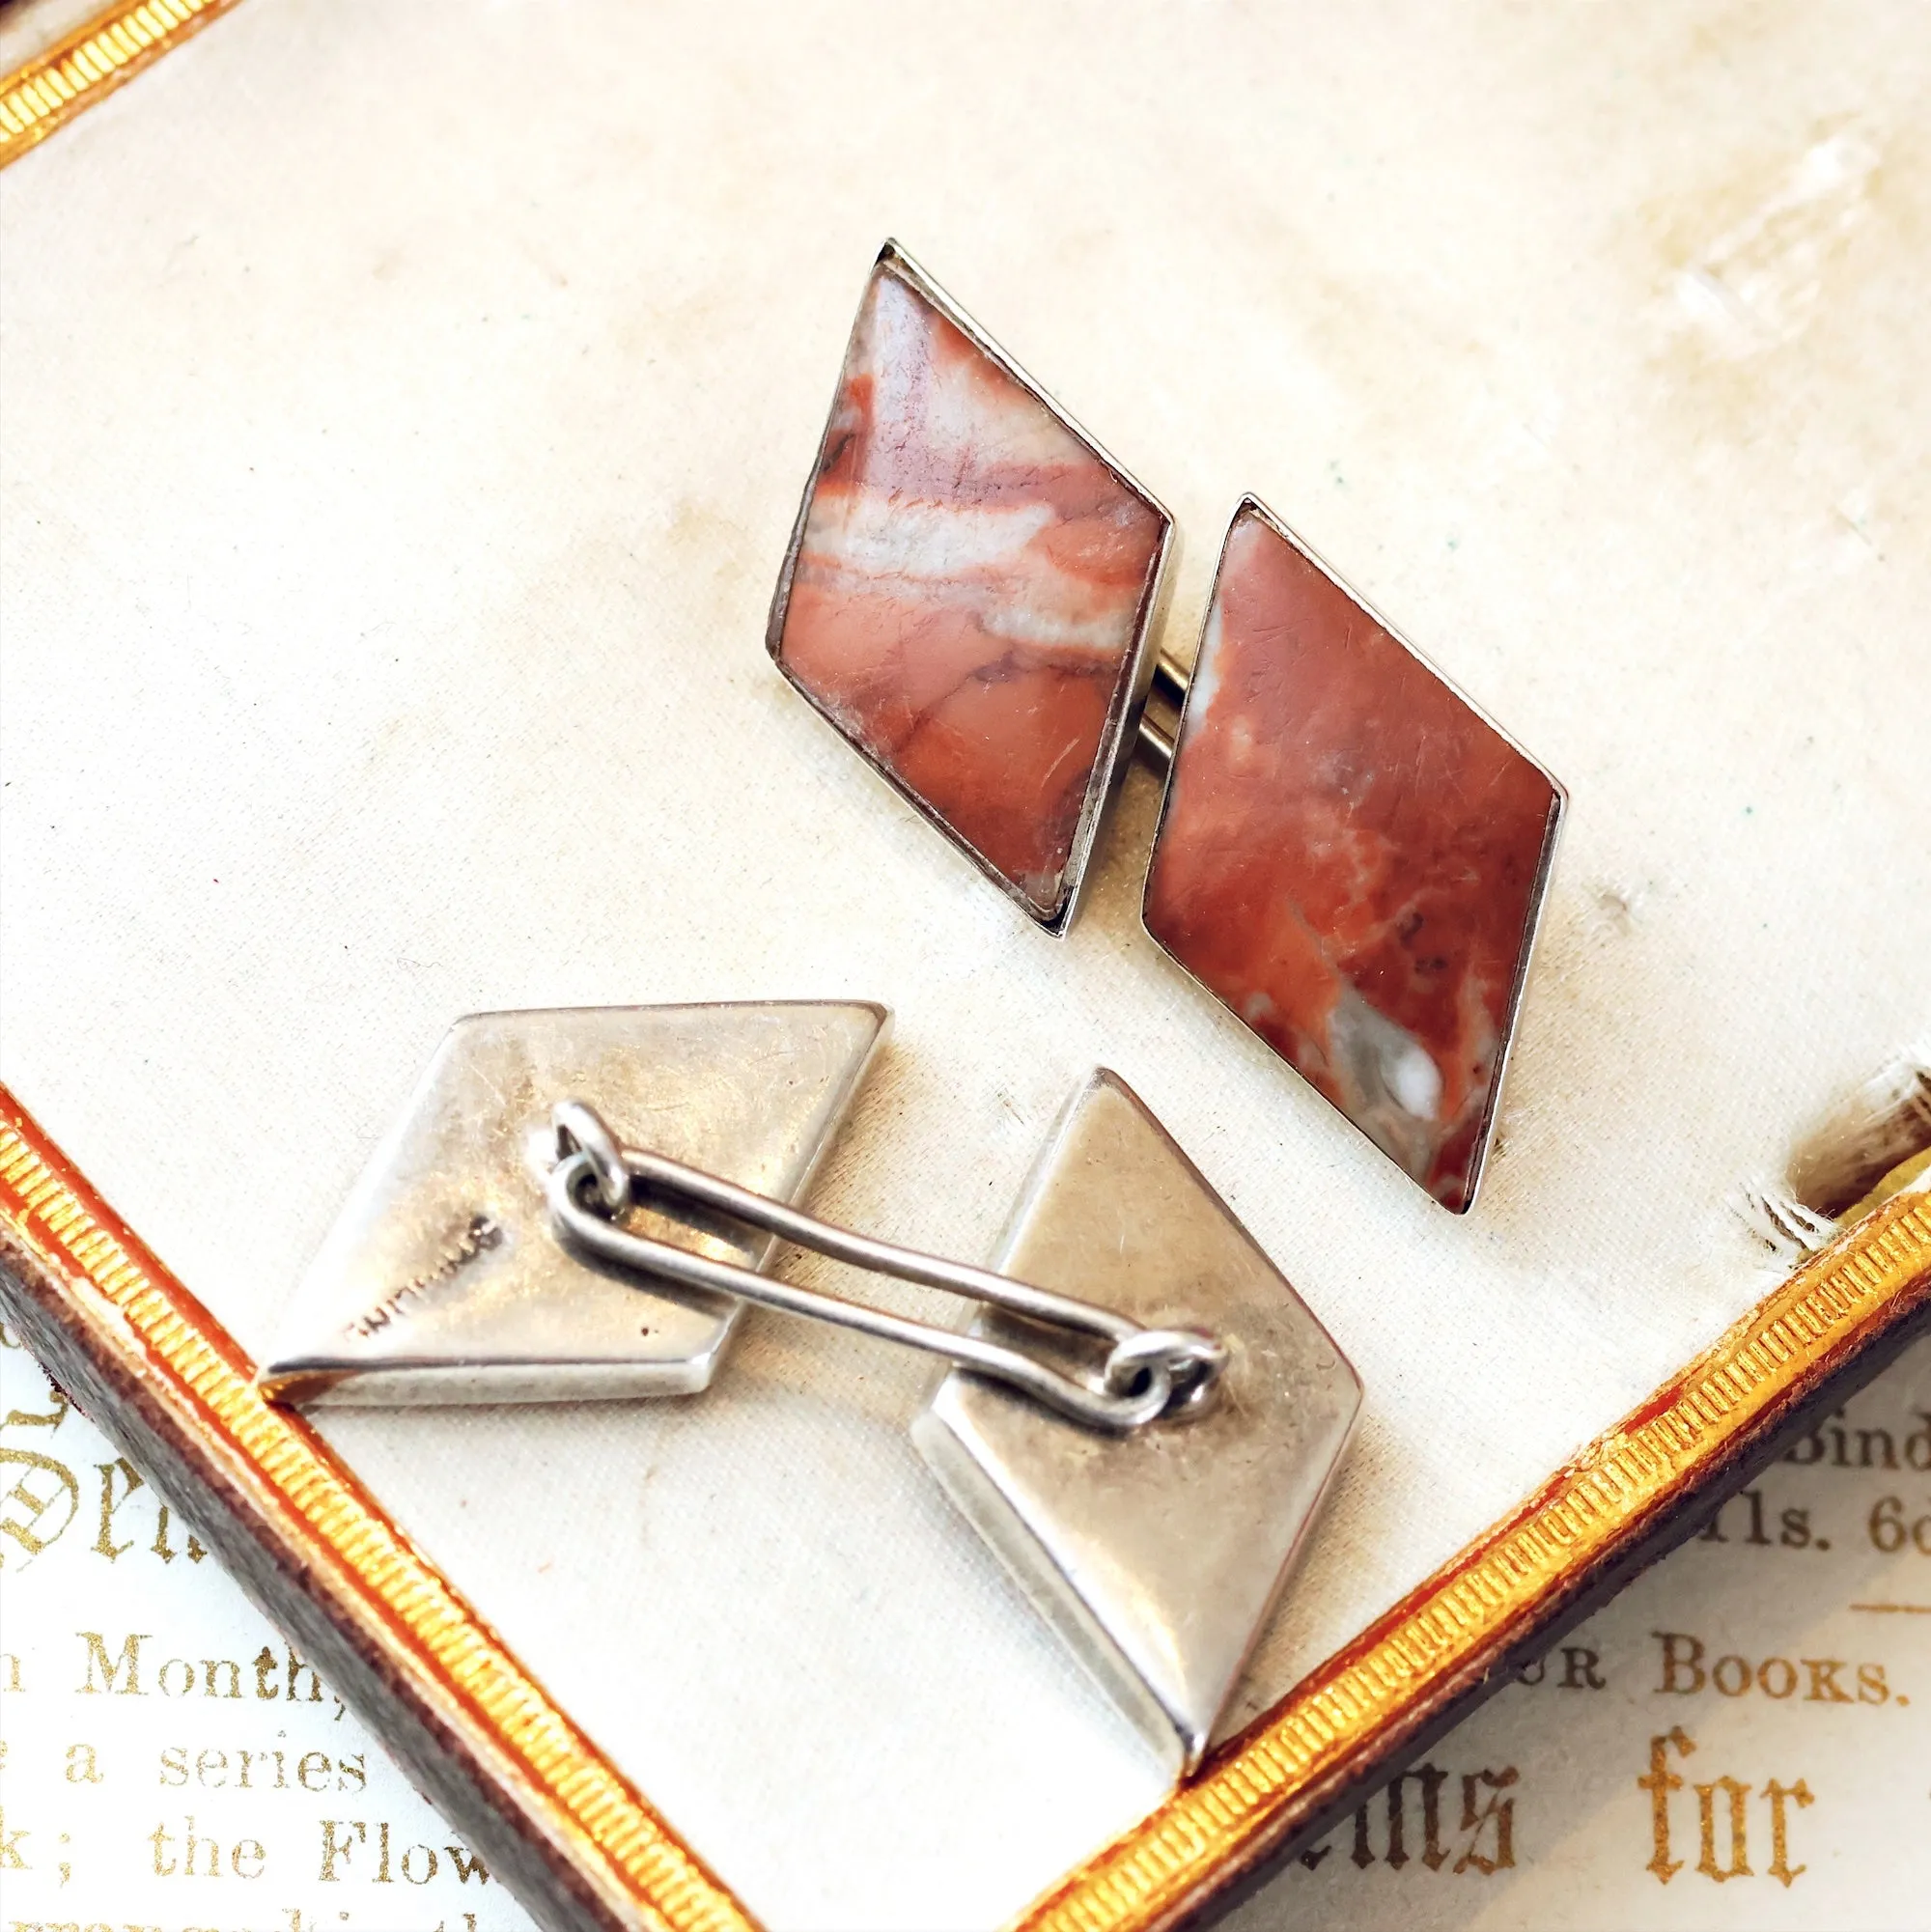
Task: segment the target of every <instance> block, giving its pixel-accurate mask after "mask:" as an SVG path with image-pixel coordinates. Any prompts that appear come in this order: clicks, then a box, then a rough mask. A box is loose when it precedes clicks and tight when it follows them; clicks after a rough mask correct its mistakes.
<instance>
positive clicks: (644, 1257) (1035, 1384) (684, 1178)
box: [547, 1100, 1225, 1429]
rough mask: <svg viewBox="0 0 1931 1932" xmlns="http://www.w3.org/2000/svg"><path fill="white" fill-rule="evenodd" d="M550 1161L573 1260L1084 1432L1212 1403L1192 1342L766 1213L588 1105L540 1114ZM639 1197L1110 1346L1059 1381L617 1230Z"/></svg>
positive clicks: (560, 1223) (1200, 1341)
mask: <svg viewBox="0 0 1931 1932" xmlns="http://www.w3.org/2000/svg"><path fill="white" fill-rule="evenodd" d="M551 1118H552V1119H553V1120H554V1121H555V1123H556V1129H557V1138H558V1153H559V1156H560V1158H559V1160H558V1162H557V1164H556V1166H555V1167H554V1168H552V1169H551V1171H550V1176H549V1182H548V1187H547V1193H548V1197H549V1212H550V1220H551V1223H552V1225H553V1226H554V1227H555V1229H556V1233H557V1236H558V1238H559V1239H560V1240H561V1241H563V1242H564V1243H565V1244H566V1245H567V1246H570V1247H573V1248H574V1249H575V1250H577V1251H578V1252H579V1253H582V1254H585V1255H589V1256H592V1257H594V1258H595V1259H597V1260H599V1261H602V1262H605V1263H607V1264H608V1265H609V1266H611V1267H613V1268H622V1269H628V1270H632V1271H634V1272H635V1273H637V1274H641V1275H643V1276H644V1277H645V1278H646V1279H657V1280H662V1281H667V1282H670V1283H673V1284H675V1285H677V1286H680V1287H684V1288H687V1289H688V1288H694V1289H698V1290H709V1291H710V1292H711V1293H713V1294H715V1295H725V1296H741V1297H742V1298H743V1300H745V1301H747V1302H756V1303H758V1304H759V1305H760V1306H762V1307H767V1308H777V1309H781V1310H782V1311H783V1312H784V1313H786V1314H788V1315H802V1316H805V1317H806V1318H807V1319H809V1320H811V1321H816V1322H829V1323H831V1324H832V1325H833V1326H834V1327H836V1328H841V1329H850V1330H853V1331H854V1333H857V1334H861V1335H869V1336H871V1337H872V1339H873V1340H875V1341H883V1342H894V1343H896V1344H897V1345H898V1346H899V1347H901V1348H910V1349H919V1350H922V1351H924V1353H926V1354H927V1355H938V1356H944V1357H945V1358H947V1359H948V1360H951V1361H955V1362H958V1363H960V1364H962V1365H964V1366H966V1367H969V1368H971V1369H973V1370H974V1371H975V1372H976V1373H978V1374H980V1375H982V1376H991V1377H992V1378H993V1380H994V1381H995V1382H1001V1383H1004V1384H1005V1385H1006V1386H1008V1387H1011V1388H1018V1389H1022V1390H1024V1391H1025V1392H1026V1393H1027V1394H1029V1395H1031V1396H1032V1397H1033V1398H1034V1399H1035V1400H1037V1401H1040V1402H1044V1403H1046V1404H1047V1405H1048V1407H1049V1408H1051V1409H1054V1410H1056V1411H1058V1413H1059V1414H1062V1415H1068V1416H1071V1417H1072V1418H1073V1419H1074V1420H1075V1421H1076V1422H1081V1423H1084V1424H1085V1425H1086V1426H1087V1427H1089V1428H1095V1429H1139V1428H1143V1427H1145V1426H1146V1425H1147V1424H1148V1423H1150V1422H1152V1421H1153V1420H1154V1419H1155V1418H1156V1417H1158V1416H1160V1415H1162V1414H1167V1413H1168V1412H1169V1411H1178V1410H1181V1409H1187V1408H1195V1407H1198V1406H1200V1405H1201V1404H1203V1403H1204V1402H1205V1401H1206V1400H1207V1399H1209V1398H1210V1397H1211V1396H1212V1394H1213V1385H1214V1381H1215V1378H1216V1377H1217V1374H1218V1372H1219V1369H1220V1365H1221V1362H1222V1361H1223V1360H1224V1358H1225V1351H1224V1350H1223V1349H1222V1348H1221V1347H1220V1345H1219V1343H1218V1342H1217V1341H1216V1340H1215V1339H1214V1337H1213V1336H1212V1335H1207V1334H1202V1333H1200V1332H1199V1331H1197V1330H1191V1329H1189V1330H1175V1329H1145V1328H1142V1327H1140V1325H1139V1324H1138V1323H1137V1322H1134V1321H1132V1320H1130V1319H1129V1318H1128V1317H1126V1316H1124V1315H1121V1314H1119V1313H1117V1312H1115V1311H1114V1310H1113V1309H1110V1308H1102V1307H1098V1306H1096V1305H1095V1304H1094V1303H1093V1302H1082V1301H1080V1300H1079V1299H1078V1298H1077V1296H1072V1295H1056V1294H1052V1293H1050V1292H1049V1291H1048V1290H1046V1289H1043V1288H1035V1287H1033V1286H1032V1285H1031V1284H1030V1283H1029V1282H1025V1281H1014V1280H1011V1279H1009V1278H1008V1277H1007V1276H1005V1275H1003V1274H993V1273H991V1272H990V1271H989V1270H987V1269H984V1268H974V1267H972V1266H970V1265H969V1264H968V1263H966V1262H963V1261H946V1260H943V1259H941V1258H940V1257H939V1256H938V1255H936V1254H921V1253H920V1252H919V1251H918V1250H917V1249H916V1248H910V1247H898V1246H894V1245H893V1244H892V1243H890V1242H886V1241H878V1240H875V1239H874V1238H873V1237H872V1236H870V1235H864V1234H854V1232H853V1231H852V1230H851V1229H850V1228H844V1227H837V1226H835V1225H834V1224H833V1223H831V1222H830V1221H822V1220H818V1219H816V1218H813V1217H812V1216H810V1215H807V1214H804V1213H802V1212H800V1211H799V1210H798V1209H797V1208H793V1207H787V1206H786V1205H785V1204H784V1203H783V1202H781V1201H773V1200H770V1198H768V1197H767V1196H766V1195H764V1194H760V1193H756V1192H753V1191H752V1190H750V1189H748V1188H741V1187H739V1186H737V1185H736V1184H735V1183H734V1182H730V1181H725V1180H721V1179H719V1178H718V1176H717V1175H715V1174H707V1173H705V1172H704V1171H703V1170H702V1169H701V1168H696V1167H689V1166H686V1165H685V1163H684V1162H681V1161H673V1160H670V1159H669V1158H668V1157H667V1156H665V1155H663V1154H660V1153H658V1151H657V1150H656V1149H654V1148H642V1147H625V1146H623V1145H622V1144H621V1143H620V1142H619V1141H618V1139H617V1136H616V1135H615V1134H613V1133H611V1131H610V1128H609V1125H608V1123H607V1122H606V1121H605V1120H604V1119H603V1118H602V1115H601V1114H600V1113H599V1112H598V1111H597V1109H596V1108H595V1107H593V1106H590V1105H589V1104H588V1103H587V1102H585V1101H580V1100H567V1101H564V1102H561V1103H560V1104H559V1105H558V1106H556V1107H555V1108H553V1109H552V1111H551ZM639 1194H641V1197H642V1198H643V1199H644V1200H646V1201H655V1202H656V1203H657V1204H658V1206H659V1207H660V1208H668V1209H670V1211H671V1212H673V1213H677V1214H683V1213H686V1212H687V1211H688V1210H690V1209H692V1208H695V1209H697V1210H699V1211H700V1212H702V1213H704V1214H705V1215H707V1216H708V1217H713V1218H719V1217H721V1218H728V1219H731V1220H735V1221H739V1222H741V1223H742V1224H744V1225H745V1226H748V1227H753V1228H762V1229H763V1230H764V1231H765V1233H767V1234H770V1235H775V1236H776V1237H777V1238H778V1239H779V1240H780V1241H786V1242H789V1243H791V1245H792V1246H794V1247H806V1248H810V1249H811V1250H812V1251H813V1252H814V1253H817V1254H824V1255H828V1256H829V1257H830V1258H831V1259H832V1260H834V1261H842V1262H844V1263H846V1264H847V1266H849V1267H853V1268H863V1269H868V1270H870V1271H871V1272H872V1273H873V1274H889V1275H892V1276H893V1277H895V1278H896V1279H898V1280H900V1281H916V1282H919V1283H921V1284H922V1285H924V1286H925V1287H928V1288H939V1289H943V1290H944V1291H945V1292H946V1293H947V1294H950V1295H964V1296H967V1297H969V1298H970V1299H971V1300H973V1301H976V1302H985V1303H988V1304H990V1305H992V1306H993V1307H999V1308H1005V1309H1008V1310H1010V1311H1012V1312H1014V1313H1016V1314H1021V1315H1026V1316H1029V1317H1030V1318H1031V1319H1032V1320H1033V1321H1034V1322H1038V1323H1045V1324H1049V1325H1050V1326H1051V1327H1054V1328H1056V1329H1058V1330H1061V1332H1062V1334H1064V1335H1066V1336H1068V1337H1072V1336H1078V1335H1085V1336H1089V1337H1095V1338H1097V1339H1098V1340H1100V1341H1104V1342H1105V1343H1106V1344H1108V1347H1107V1351H1106V1354H1105V1357H1104V1358H1099V1357H1098V1356H1097V1353H1096V1358H1095V1359H1094V1361H1093V1362H1092V1364H1091V1365H1090V1368H1089V1369H1088V1370H1086V1371H1084V1372H1080V1373H1075V1374H1070V1375H1069V1374H1066V1373H1064V1372H1062V1371H1061V1370H1060V1369H1059V1368H1057V1367H1055V1366H1054V1365H1053V1364H1052V1363H1050V1362H1047V1361H1042V1360H1041V1359H1040V1358H1039V1357H1037V1356H1036V1355H1032V1354H1029V1353H1028V1352H1027V1351H1025V1350H1024V1349H1020V1348H1015V1347H1012V1346H1011V1345H1010V1344H1008V1343H1005V1342H998V1341H993V1340H992V1339H990V1338H989V1337H987V1336H984V1335H976V1334H964V1333H961V1332H960V1331H959V1330H956V1329H939V1328H934V1327H933V1326H932V1325H931V1324H930V1323H928V1322H915V1321H912V1320H910V1319H909V1318H908V1317H907V1316H904V1315H894V1314H892V1313H890V1312H889V1311H888V1310H886V1309H883V1308H874V1307H872V1306H870V1305H869V1304H868V1303H866V1302H851V1301H847V1300H846V1299H844V1298H843V1297H842V1296H838V1295H829V1294H826V1292H825V1291H824V1290H822V1289H818V1288H804V1287H800V1286H799V1285H798V1283H796V1282H792V1281H778V1280H772V1279H769V1278H767V1277H766V1276H765V1275H762V1274H756V1273H754V1272H753V1271H751V1270H748V1269H746V1268H744V1267H743V1266H742V1264H741V1263H738V1262H734V1261H723V1260H719V1259H718V1258H717V1257H716V1256H714V1255H710V1254H701V1253H696V1252H693V1251H692V1250H691V1249H690V1248H688V1247H684V1246H677V1245H675V1244H673V1243H670V1242H665V1241H659V1240H657V1239H656V1238H655V1237H653V1236H651V1235H647V1234H643V1233H641V1232H639V1231H638V1230H637V1229H635V1228H630V1227H626V1226H624V1225H623V1224H622V1217H623V1214H624V1210H625V1209H626V1208H627V1207H629V1206H630V1203H631V1201H632V1200H633V1199H635V1198H637V1197H638V1196H639Z"/></svg>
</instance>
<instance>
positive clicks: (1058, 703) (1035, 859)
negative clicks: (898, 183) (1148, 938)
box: [771, 250, 1168, 926]
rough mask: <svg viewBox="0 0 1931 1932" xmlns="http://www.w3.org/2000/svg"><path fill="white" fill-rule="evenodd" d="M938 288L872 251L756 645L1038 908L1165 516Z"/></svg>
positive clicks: (1128, 677)
mask: <svg viewBox="0 0 1931 1932" xmlns="http://www.w3.org/2000/svg"><path fill="white" fill-rule="evenodd" d="M941 300H942V298H940V297H938V294H937V292H936V291H934V290H932V289H931V287H930V285H929V284H926V283H924V282H923V280H922V278H920V277H918V276H917V274H916V271H915V270H912V269H911V268H910V265H908V264H907V263H906V262H905V261H904V259H903V258H902V257H900V256H898V255H897V254H896V253H895V252H893V251H890V250H888V251H887V252H886V254H885V255H883V256H882V258H881V259H880V262H879V265H878V266H877V268H876V269H875V270H874V271H873V275H872V279H871V281H870V283H869V285H868V286H867V288H866V292H865V298H864V301H863V303H862V304H861V306H860V308H859V311H858V320H857V322H856V324H855V325H854V329H853V331H852V340H851V345H850V347H849V349H848V350H847V351H846V356H845V369H844V375H843V377H842V378H841V380H840V382H839V386H838V395H837V399H836V401H835V402H834V403H833V405H832V410H831V420H830V423H829V425H828V426H827V427H826V434H825V440H824V444H823V446H822V447H821V450H820V452H819V460H818V467H817V470H816V472H815V474H814V476H813V478H812V482H811V485H810V488H809V490H808V491H807V494H806V499H805V506H804V509H803V511H802V513H801V515H800V519H799V532H798V539H797V545H796V560H795V562H794V564H793V565H792V567H791V569H790V571H789V573H788V574H787V577H786V579H785V580H784V581H782V582H781V583H780V585H779V589H778V600H777V604H776V606H775V607H774V609H773V612H772V620H771V648H772V653H773V655H774V656H775V657H776V658H777V661H778V663H779V665H780V667H781V668H782V669H783V671H784V673H785V675H786V676H787V677H789V678H790V679H791V681H792V682H793V684H795V685H796V686H798V688H799V689H800V690H801V691H803V692H804V694H805V695H806V696H807V697H808V698H809V699H810V700H811V701H812V703H813V704H815V705H816V706H817V707H818V709H819V710H820V711H821V712H823V713H824V714H825V715H826V717H827V718H829V719H830V720H831V722H832V723H833V724H834V725H835V726H836V727H837V728H838V730H840V731H841V732H842V733H844V735H845V736H846V737H847V738H848V739H850V740H851V741H852V742H854V744H856V745H857V746H858V747H859V749H860V750H862V751H863V752H864V753H865V754H866V755H867V756H868V757H869V758H870V759H871V760H872V761H873V762H874V763H875V764H876V765H877V766H878V767H879V768H880V769H881V770H882V771H883V772H884V773H885V775H886V776H887V777H889V778H890V779H891V780H892V781H893V782H894V783H895V784H896V785H897V786H898V787H899V788H900V790H902V791H904V792H906V793H908V794H910V797H911V798H913V800H914V801H915V802H916V803H918V804H919V805H921V806H922V807H923V808H924V809H925V810H926V812H927V813H928V814H929V815H930V816H932V817H934V818H936V819H938V821H939V822H940V824H941V825H942V826H944V827H945V828H946V829H947V830H948V831H949V832H950V833H951V834H952V836H953V837H954V838H955V839H957V840H958V841H959V842H960V843H961V844H962V845H964V846H965V848H966V849H967V850H968V851H969V852H970V853H971V854H972V855H973V856H974V857H975V858H977V859H978V861H979V863H980V864H981V865H982V866H984V867H985V869H986V870H987V871H989V872H991V873H992V874H993V876H994V877H995V878H996V879H998V880H999V881H1000V882H1002V883H1004V884H1005V885H1006V887H1007V888H1008V890H1009V891H1011V892H1012V893H1013V894H1014V896H1016V897H1017V898H1018V899H1019V900H1020V901H1021V904H1022V905H1023V906H1024V907H1025V909H1026V910H1028V911H1029V912H1030V913H1031V914H1032V915H1033V916H1034V917H1035V918H1037V919H1039V920H1041V921H1042V922H1044V923H1046V924H1048V925H1054V926H1056V925H1058V924H1060V923H1062V922H1063V920H1064V918H1065V917H1066V916H1067V915H1068V914H1069V913H1070V910H1071V905H1072V900H1073V896H1074V892H1075V890H1076V888H1077V882H1078V873H1079V870H1080V868H1081V866H1082V865H1083V861H1084V858H1085V855H1086V851H1087V848H1088V847H1089V846H1090V844H1091V840H1092V836H1093V832H1094V830H1095V828H1096V826H1097V821H1098V817H1099V813H1100V811H1101V809H1102V807H1103V806H1104V803H1105V793H1106V790H1107V786H1106V782H1105V780H1106V777H1107V775H1108V772H1109V770H1110V768H1111V766H1112V763H1113V757H1112V754H1113V751H1114V748H1115V746H1116V744H1117V742H1118V741H1119V738H1120V736H1121V734H1122V733H1123V732H1124V729H1125V725H1126V722H1127V717H1128V713H1129V712H1130V710H1131V699H1132V685H1133V672H1134V667H1135V661H1136V658H1137V647H1138V644H1139V641H1140V637H1141V634H1142V632H1143V630H1144V629H1145V626H1146V623H1147V619H1148V615H1149V612H1150V608H1151V604H1152V597H1153V589H1154V583H1155V578H1156V575H1157V573H1158V569H1159V564H1160V559H1161V551H1162V549H1163V547H1164V543H1165V538H1166V532H1167V527H1168V518H1167V517H1166V515H1165V513H1164V512H1163V511H1162V510H1161V509H1160V507H1159V506H1158V505H1157V504H1155V503H1154V502H1152V501H1151V499H1149V498H1148V497H1146V496H1145V495H1144V494H1143V493H1142V492H1141V491H1139V490H1137V489H1135V488H1134V486H1133V484H1132V483H1131V482H1129V481H1128V479H1127V478H1125V477H1124V476H1122V475H1121V474H1120V472H1119V471H1118V470H1116V469H1115V468H1114V467H1113V466H1112V464H1110V463H1109V462H1107V461H1106V460H1105V458H1104V457H1103V456H1102V455H1101V454H1100V453H1099V452H1098V451H1097V450H1096V449H1095V448H1094V447H1093V446H1092V445H1091V444H1090V443H1089V442H1087V441H1086V440H1085V438H1084V437H1083V436H1081V435H1080V434H1078V433H1077V431H1076V430H1075V429H1073V428H1072V426H1071V425H1070V424H1068V423H1067V422H1066V421H1065V420H1064V418H1062V417H1061V416H1060V415H1059V414H1058V413H1057V412H1056V411H1055V410H1054V409H1053V408H1052V407H1051V406H1049V404H1048V403H1047V402H1046V401H1045V400H1044V399H1043V398H1042V397H1041V396H1040V395H1039V394H1037V393H1036V392H1035V391H1034V390H1032V389H1031V388H1029V387H1028V386H1027V385H1026V384H1025V382H1024V381H1023V380H1021V378H1019V377H1018V376H1017V375H1015V374H1014V373H1013V372H1012V371H1011V370H1010V369H1009V368H1007V367H1006V366H1004V365H1003V364H1002V363H1001V362H1000V361H999V360H997V359H996V358H995V357H994V356H993V354H991V353H989V352H988V350H986V349H985V348H983V347H981V346H980V344H979V343H978V342H976V341H974V340H973V339H972V337H971V336H970V335H969V334H968V333H967V331H966V329H965V327H963V326H961V325H960V323H959V322H955V321H954V320H952V319H950V318H949V317H948V316H947V315H946V314H945V313H943V312H942V309H941V307H940V301H941Z"/></svg>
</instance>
